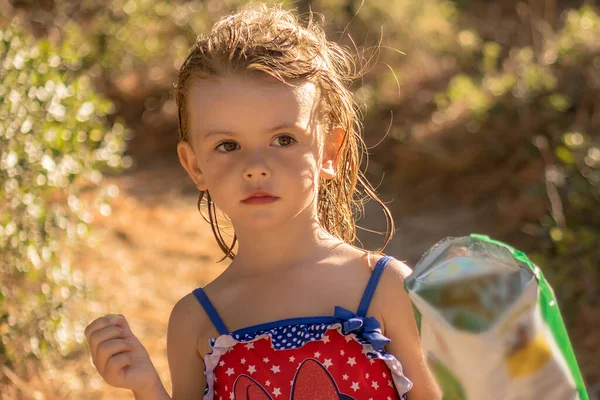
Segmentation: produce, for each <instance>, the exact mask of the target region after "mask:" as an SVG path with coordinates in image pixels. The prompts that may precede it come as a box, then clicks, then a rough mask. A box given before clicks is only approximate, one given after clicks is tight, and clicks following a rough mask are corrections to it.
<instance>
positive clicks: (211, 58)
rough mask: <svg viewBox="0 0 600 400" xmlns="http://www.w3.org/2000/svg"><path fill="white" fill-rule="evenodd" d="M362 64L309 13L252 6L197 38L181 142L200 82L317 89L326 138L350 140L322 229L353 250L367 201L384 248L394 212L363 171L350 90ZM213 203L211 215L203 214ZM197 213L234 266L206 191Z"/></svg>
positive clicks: (183, 81) (323, 193) (321, 206)
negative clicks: (260, 78) (375, 207)
mask: <svg viewBox="0 0 600 400" xmlns="http://www.w3.org/2000/svg"><path fill="white" fill-rule="evenodd" d="M365 71H366V69H365V68H362V69H361V68H359V67H357V64H356V60H355V58H354V57H353V56H352V55H351V54H350V53H349V52H348V50H346V49H345V48H343V47H341V46H340V45H338V44H336V43H334V42H332V41H329V40H327V38H326V36H325V32H324V31H323V29H322V28H321V27H320V26H319V24H317V23H316V22H315V20H314V14H313V13H312V12H309V13H308V19H307V22H306V24H305V25H302V24H301V23H300V21H299V19H298V17H297V15H296V13H295V12H294V11H287V10H284V9H282V7H281V6H273V7H267V6H266V5H264V4H261V5H254V4H251V5H248V6H246V7H244V8H243V9H242V10H241V11H239V12H237V13H234V14H232V15H229V16H228V17H225V18H223V19H221V20H220V21H219V22H217V23H216V24H215V25H214V26H213V27H212V30H211V31H210V33H209V34H208V35H201V36H199V37H198V39H197V41H196V43H195V44H194V46H193V47H192V48H191V49H190V52H189V54H188V57H187V58H186V60H185V61H184V62H183V64H182V66H181V68H180V70H179V76H178V79H177V83H176V84H175V99H176V101H177V107H178V111H179V140H180V141H182V140H187V139H188V116H187V113H188V109H187V97H186V96H187V92H188V89H189V87H190V84H191V82H192V81H193V80H194V79H208V78H211V77H219V76H227V75H230V74H232V73H239V72H243V73H246V74H248V73H250V74H257V75H261V74H266V75H268V76H271V77H274V78H276V79H278V80H279V81H281V82H284V83H294V82H298V81H302V80H308V81H311V82H313V83H314V84H315V85H316V86H317V88H318V91H319V93H320V94H319V96H320V98H319V103H320V104H319V107H320V121H319V122H320V124H321V126H323V127H324V128H325V130H324V131H325V132H330V131H331V130H332V129H333V128H335V127H341V128H342V129H343V130H344V132H345V134H344V137H343V140H342V144H341V146H340V148H339V150H338V157H337V165H336V174H335V176H334V177H333V178H332V179H330V180H326V179H322V178H320V179H319V194H318V205H317V209H318V217H319V222H320V223H321V225H322V226H323V228H324V229H325V230H327V231H328V232H329V233H330V234H332V235H334V236H336V237H338V238H339V239H341V240H343V241H344V242H346V243H350V244H352V243H353V242H354V241H355V240H356V224H355V216H356V215H357V214H358V213H359V212H361V211H362V205H363V204H364V201H365V200H367V199H368V198H372V199H373V200H375V201H376V202H377V203H378V204H379V205H380V206H381V207H382V208H383V212H384V215H385V217H386V220H387V229H386V236H385V242H384V244H383V246H382V247H381V248H380V249H379V250H383V248H384V247H385V246H386V245H387V244H388V243H389V241H390V239H391V237H392V234H393V230H394V224H393V220H392V218H391V213H390V211H389V209H388V208H387V207H386V206H385V204H383V202H382V201H381V200H380V199H379V198H378V197H377V194H376V193H375V191H374V190H373V188H372V187H371V185H370V184H369V183H368V182H367V180H366V179H365V177H364V175H363V174H362V173H361V172H360V170H359V169H360V163H361V155H363V154H366V153H365V151H364V149H365V144H364V142H363V140H362V137H361V131H362V126H361V123H360V109H359V108H358V106H357V105H356V103H355V101H354V97H353V94H352V92H351V91H350V90H349V89H348V87H349V85H350V83H351V82H352V81H353V80H354V79H356V78H358V77H360V76H361V75H363V74H364V72H365ZM203 200H204V202H205V203H206V206H207V209H208V215H205V214H204V213H203V212H202V207H201V206H202V202H203ZM198 209H199V210H200V213H201V214H202V216H203V217H204V219H205V220H206V221H207V222H208V223H210V225H211V227H212V230H213V233H214V235H215V238H216V239H217V242H218V244H219V246H220V247H221V250H223V252H224V253H225V257H224V258H223V259H225V258H231V259H233V258H234V257H235V254H234V252H233V248H234V246H235V244H236V241H237V238H236V236H235V234H234V236H233V241H232V243H231V244H227V243H226V241H225V240H224V238H223V235H222V232H221V228H220V226H219V224H218V220H217V213H216V207H215V204H214V203H213V201H212V199H211V197H210V193H209V192H208V191H201V192H200V196H199V198H198Z"/></svg>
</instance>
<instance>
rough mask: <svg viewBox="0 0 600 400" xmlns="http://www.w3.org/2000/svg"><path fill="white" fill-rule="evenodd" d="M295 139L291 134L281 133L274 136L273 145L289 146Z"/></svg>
mask: <svg viewBox="0 0 600 400" xmlns="http://www.w3.org/2000/svg"><path fill="white" fill-rule="evenodd" d="M295 141H296V139H294V138H293V137H291V136H288V135H281V136H277V137H276V138H275V141H274V143H275V145H276V146H279V147H289V146H291V145H292V144H293V143H294V142H295Z"/></svg>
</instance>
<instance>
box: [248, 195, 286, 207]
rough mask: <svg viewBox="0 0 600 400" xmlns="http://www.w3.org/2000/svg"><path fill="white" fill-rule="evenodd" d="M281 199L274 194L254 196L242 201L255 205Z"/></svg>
mask: <svg viewBox="0 0 600 400" xmlns="http://www.w3.org/2000/svg"><path fill="white" fill-rule="evenodd" d="M277 200H279V197H274V196H254V197H248V198H247V199H245V200H242V203H244V204H253V205H257V204H269V203H273V202H275V201H277Z"/></svg>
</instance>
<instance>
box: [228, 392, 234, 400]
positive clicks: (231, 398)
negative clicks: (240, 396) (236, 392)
mask: <svg viewBox="0 0 600 400" xmlns="http://www.w3.org/2000/svg"><path fill="white" fill-rule="evenodd" d="M229 399H230V400H233V392H231V393H229Z"/></svg>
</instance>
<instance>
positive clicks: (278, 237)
mask: <svg viewBox="0 0 600 400" xmlns="http://www.w3.org/2000/svg"><path fill="white" fill-rule="evenodd" d="M306 222H307V221H306V220H304V221H290V222H289V223H288V224H286V225H285V226H280V227H278V228H276V229H268V230H260V231H257V230H244V229H237V230H236V235H237V237H238V243H239V246H238V252H237V255H236V257H235V260H234V261H233V262H232V263H231V266H230V267H229V268H230V269H238V268H239V269H244V270H245V272H248V273H252V272H253V271H254V272H267V271H275V270H281V269H282V268H290V267H295V266H300V265H305V264H307V263H313V262H315V261H317V260H318V259H320V258H322V257H323V256H324V255H325V254H327V253H329V252H331V251H332V250H333V248H334V247H335V246H336V245H339V244H343V242H342V241H341V240H339V239H338V238H336V237H334V236H333V235H331V234H329V233H328V232H327V231H325V230H324V229H323V228H322V227H321V225H320V224H319V223H318V221H317V220H316V218H315V219H314V220H313V221H311V222H310V223H306ZM240 272H241V271H240Z"/></svg>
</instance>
